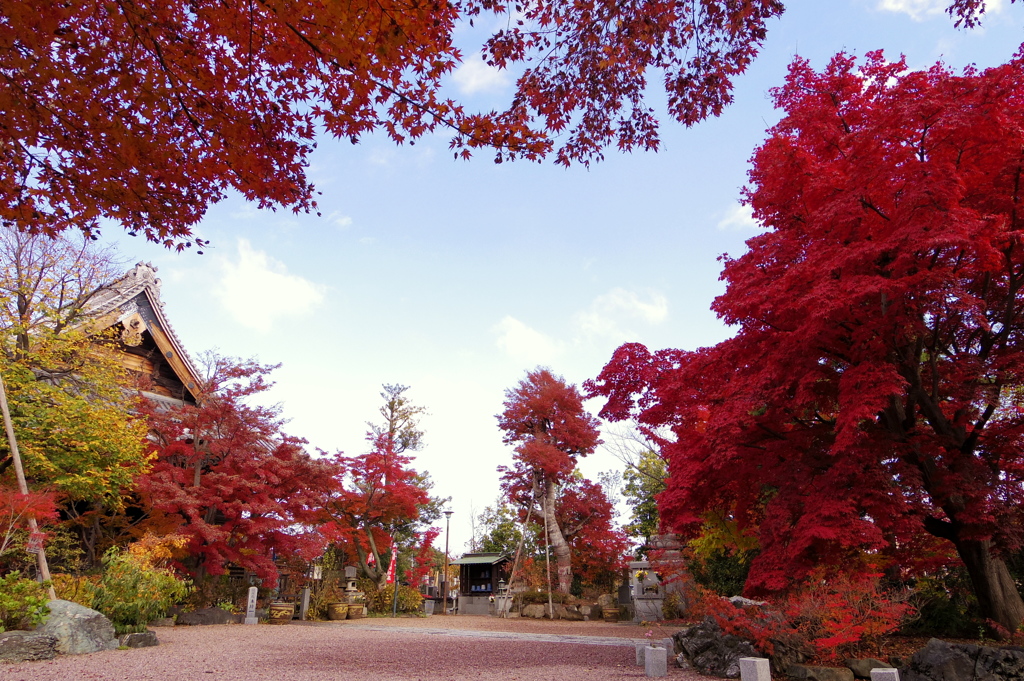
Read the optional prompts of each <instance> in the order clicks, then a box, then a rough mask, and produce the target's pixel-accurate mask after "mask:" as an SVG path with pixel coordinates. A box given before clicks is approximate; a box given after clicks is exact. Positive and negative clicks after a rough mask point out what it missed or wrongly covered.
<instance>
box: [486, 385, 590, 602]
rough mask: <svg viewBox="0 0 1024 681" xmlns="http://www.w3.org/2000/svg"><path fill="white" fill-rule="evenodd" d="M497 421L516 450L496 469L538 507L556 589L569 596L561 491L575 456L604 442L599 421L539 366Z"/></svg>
mask: <svg viewBox="0 0 1024 681" xmlns="http://www.w3.org/2000/svg"><path fill="white" fill-rule="evenodd" d="M497 419H498V425H499V427H500V428H501V429H502V430H503V431H505V435H504V437H503V438H502V441H503V442H504V443H505V444H508V445H515V448H516V449H515V455H514V458H515V462H514V464H513V466H512V468H505V467H500V468H499V469H498V470H499V472H501V473H502V487H503V488H504V490H505V493H506V494H507V495H508V496H509V498H510V499H512V500H513V501H514V502H515V503H516V504H517V505H518V506H520V507H524V508H525V507H530V506H534V507H536V509H537V511H536V512H537V516H538V517H539V518H542V519H543V520H544V524H545V530H546V535H547V541H548V542H549V543H550V545H551V548H552V550H553V552H554V554H555V560H556V563H557V565H558V590H559V591H561V592H563V593H569V588H570V586H571V585H572V560H573V557H572V548H571V546H570V545H569V542H568V541H567V538H566V533H565V532H566V530H567V529H569V528H568V527H567V526H565V525H563V524H562V523H560V522H559V517H558V500H559V490H560V488H561V487H562V486H563V485H564V484H565V483H567V482H568V481H569V480H570V478H571V477H572V474H573V472H574V471H575V469H576V460H577V458H578V457H581V456H586V455H587V454H592V453H593V452H594V449H596V448H597V446H598V445H599V444H600V443H601V440H600V438H599V431H598V428H597V419H595V418H594V417H593V416H591V415H590V414H588V413H587V412H586V410H584V409H583V397H582V396H581V395H580V393H579V390H577V389H576V386H574V385H569V384H567V383H566V382H565V380H564V379H563V378H561V377H559V376H555V375H554V374H552V373H551V372H550V371H549V370H547V369H540V368H538V369H535V370H534V371H531V372H529V373H527V375H526V378H524V379H523V380H522V381H520V382H519V385H518V386H516V387H515V388H513V389H510V390H507V391H506V392H505V411H503V412H502V413H501V414H499V415H498V416H497Z"/></svg>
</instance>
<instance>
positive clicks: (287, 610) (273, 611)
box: [267, 603, 295, 624]
mask: <svg viewBox="0 0 1024 681" xmlns="http://www.w3.org/2000/svg"><path fill="white" fill-rule="evenodd" d="M268 615H269V617H268V619H267V622H268V623H269V624H288V623H289V622H291V621H292V617H294V616H295V604H294V603H271V604H270V612H269V613H268Z"/></svg>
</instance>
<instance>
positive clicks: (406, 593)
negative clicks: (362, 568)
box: [358, 579, 423, 613]
mask: <svg viewBox="0 0 1024 681" xmlns="http://www.w3.org/2000/svg"><path fill="white" fill-rule="evenodd" d="M358 586H359V589H360V591H362V592H363V593H364V594H366V608H367V609H368V610H369V611H370V612H380V613H388V612H391V611H392V608H393V607H394V606H393V601H392V595H393V594H394V591H395V588H394V585H391V584H387V585H385V586H384V588H383V589H379V590H378V589H377V585H376V584H375V583H374V582H372V581H371V580H369V579H366V580H363V579H361V580H359V582H358ZM422 605H423V596H422V595H421V594H420V592H419V591H417V590H416V589H414V588H412V587H411V586H403V587H400V588H399V589H398V612H416V611H418V610H420V608H421V607H422Z"/></svg>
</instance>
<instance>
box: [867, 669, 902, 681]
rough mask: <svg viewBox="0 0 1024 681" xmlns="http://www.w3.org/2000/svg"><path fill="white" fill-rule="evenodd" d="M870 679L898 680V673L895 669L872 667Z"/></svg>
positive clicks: (879, 680) (880, 680)
mask: <svg viewBox="0 0 1024 681" xmlns="http://www.w3.org/2000/svg"><path fill="white" fill-rule="evenodd" d="M871 681H900V673H899V670H896V669H872V670H871Z"/></svg>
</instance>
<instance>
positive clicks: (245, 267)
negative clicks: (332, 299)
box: [215, 239, 325, 331]
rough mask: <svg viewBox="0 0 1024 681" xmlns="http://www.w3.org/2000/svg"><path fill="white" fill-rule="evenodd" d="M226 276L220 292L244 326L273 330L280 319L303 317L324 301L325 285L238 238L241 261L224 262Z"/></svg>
mask: <svg viewBox="0 0 1024 681" xmlns="http://www.w3.org/2000/svg"><path fill="white" fill-rule="evenodd" d="M221 268H222V270H223V276H222V277H221V280H220V285H219V287H218V288H217V290H216V292H215V293H216V295H217V297H218V298H219V299H220V302H221V304H222V305H223V306H224V309H225V310H226V311H227V313H228V314H229V315H230V316H231V317H233V318H234V320H235V321H237V322H238V323H239V324H241V325H242V326H246V327H248V328H251V329H255V330H257V331H269V330H270V329H271V328H272V327H273V325H274V323H275V322H277V320H278V319H281V318H283V317H303V316H306V315H308V314H309V313H310V312H312V311H313V310H314V309H316V308H317V307H318V306H319V305H320V304H321V303H323V301H324V291H325V289H324V287H323V286H322V285H320V284H314V283H313V282H311V281H309V280H308V279H303V278H302V277H300V276H297V275H294V274H289V273H288V269H287V268H286V267H285V266H284V264H283V263H281V262H278V261H277V260H274V259H273V258H271V257H270V256H268V255H267V254H266V253H265V252H263V251H257V250H255V249H253V247H252V245H251V244H250V243H249V242H248V241H247V240H245V239H239V240H238V261H237V262H232V261H230V260H228V259H226V258H225V259H224V260H222V262H221Z"/></svg>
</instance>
